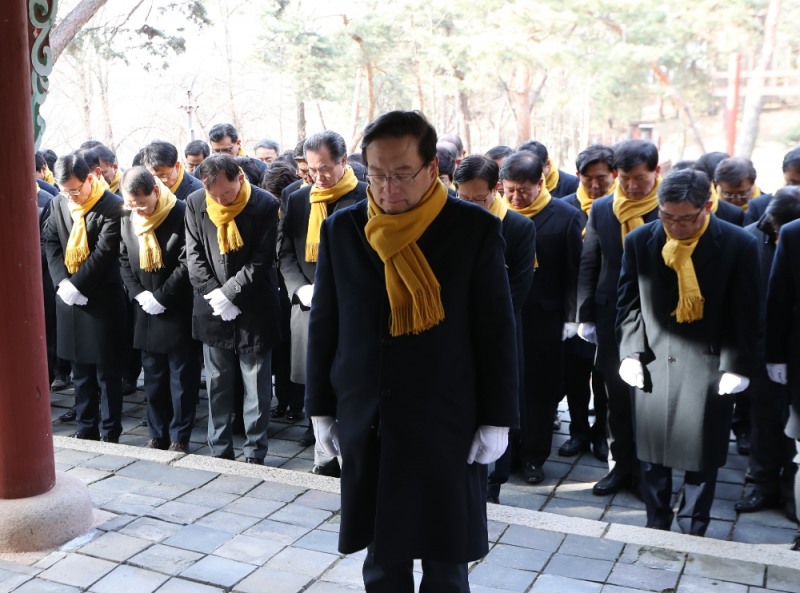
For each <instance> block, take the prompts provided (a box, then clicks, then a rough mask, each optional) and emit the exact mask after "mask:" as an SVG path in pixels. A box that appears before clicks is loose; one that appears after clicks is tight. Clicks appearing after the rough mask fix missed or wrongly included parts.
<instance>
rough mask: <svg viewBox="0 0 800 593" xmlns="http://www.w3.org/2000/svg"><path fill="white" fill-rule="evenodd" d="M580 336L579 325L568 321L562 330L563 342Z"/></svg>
mask: <svg viewBox="0 0 800 593" xmlns="http://www.w3.org/2000/svg"><path fill="white" fill-rule="evenodd" d="M576 335H578V324H577V323H571V322H569V321H567V322H566V323H565V324H564V327H563V328H562V329H561V341H562V342H563V341H564V340H569V339H570V338H573V337H575V336H576Z"/></svg>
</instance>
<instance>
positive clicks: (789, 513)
mask: <svg viewBox="0 0 800 593" xmlns="http://www.w3.org/2000/svg"><path fill="white" fill-rule="evenodd" d="M781 506H782V507H783V514H784V515H786V518H787V519H789V521H793V522H794V523H797V507H795V502H794V498H792V499H786V498H784V499H783V501H782V502H781Z"/></svg>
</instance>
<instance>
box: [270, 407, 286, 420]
mask: <svg viewBox="0 0 800 593" xmlns="http://www.w3.org/2000/svg"><path fill="white" fill-rule="evenodd" d="M284 416H286V406H285V405H283V404H278V405H277V406H275V407H274V408H272V411H271V412H270V413H269V417H270V418H283V417H284Z"/></svg>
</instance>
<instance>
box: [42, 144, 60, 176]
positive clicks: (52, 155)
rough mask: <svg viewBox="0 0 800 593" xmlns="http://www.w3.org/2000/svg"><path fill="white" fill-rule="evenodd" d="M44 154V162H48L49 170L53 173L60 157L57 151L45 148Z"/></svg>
mask: <svg viewBox="0 0 800 593" xmlns="http://www.w3.org/2000/svg"><path fill="white" fill-rule="evenodd" d="M42 154H43V155H44V160H46V161H47V168H48V169H50V170H51V171H52V170H53V169H55V168H56V161H57V160H58V155H57V154H56V151H55V150H53V149H52V148H45V149H44V150H43V151H42Z"/></svg>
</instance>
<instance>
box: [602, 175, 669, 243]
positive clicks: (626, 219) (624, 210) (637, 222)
mask: <svg viewBox="0 0 800 593" xmlns="http://www.w3.org/2000/svg"><path fill="white" fill-rule="evenodd" d="M659 185H661V177H660V176H659V177H656V182H655V184H654V185H653V189H652V190H651V191H650V193H649V194H647V195H646V196H645V197H643V198H641V199H639V200H631V199H630V198H629V197H628V196H626V195H625V192H624V191H623V189H622V186H621V185H617V188H616V189H615V190H614V201H613V203H612V205H611V208H612V210H613V211H614V216H616V217H617V220H618V221H619V224H620V227H621V229H620V230H621V232H622V242H623V243H624V242H625V236H626V235H627V234H628V233H630V232H631V231H632V230H633V229H635V228H636V227H640V226H642V225H643V224H644V215H645V214H647V213H648V212H650V211H651V210H653V209H654V208H658V186H659Z"/></svg>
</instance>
